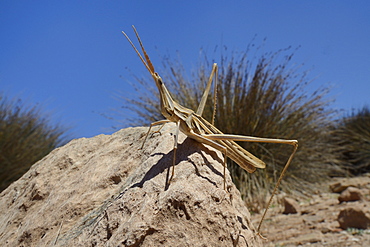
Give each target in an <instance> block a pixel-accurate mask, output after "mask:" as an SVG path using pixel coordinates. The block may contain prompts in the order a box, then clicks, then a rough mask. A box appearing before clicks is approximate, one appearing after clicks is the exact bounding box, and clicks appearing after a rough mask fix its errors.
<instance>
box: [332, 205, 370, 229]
mask: <svg viewBox="0 0 370 247" xmlns="http://www.w3.org/2000/svg"><path fill="white" fill-rule="evenodd" d="M338 222H339V225H340V228H342V229H347V228H357V229H366V228H368V227H370V218H369V217H368V216H367V215H366V214H365V212H364V211H363V210H362V209H360V208H358V207H347V208H345V209H343V210H342V211H340V213H339V215H338Z"/></svg>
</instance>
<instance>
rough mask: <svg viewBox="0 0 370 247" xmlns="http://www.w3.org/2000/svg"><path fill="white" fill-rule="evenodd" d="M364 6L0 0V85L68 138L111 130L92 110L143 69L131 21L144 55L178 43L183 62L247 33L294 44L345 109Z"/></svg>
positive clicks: (300, 59) (361, 93) (351, 100)
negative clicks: (48, 116)
mask: <svg viewBox="0 0 370 247" xmlns="http://www.w3.org/2000/svg"><path fill="white" fill-rule="evenodd" d="M369 13H370V2H369V1H364V0H363V1H340V0H332V1H316V0H310V1H303V0H302V1H297V0H291V1H283V0H282V1H273V0H270V1H263V0H262V1H242V0H238V1H236V0H229V1H50V0H49V1H14V0H11V1H8V0H2V1H0V36H1V38H0V42H1V43H0V91H1V92H4V93H5V95H7V96H8V97H19V98H22V99H24V100H26V102H28V103H31V104H40V105H42V106H43V108H44V110H45V112H52V117H53V121H54V122H59V123H62V124H64V125H69V126H72V129H71V136H72V137H74V138H79V137H92V136H95V135H98V134H101V133H111V130H109V128H110V127H111V126H112V125H116V124H117V123H116V122H113V121H111V120H109V119H107V118H104V117H102V116H101V114H99V113H109V112H110V111H111V109H117V108H119V107H120V104H121V103H120V102H119V101H117V100H115V99H114V97H113V96H114V95H115V94H116V93H117V92H119V91H120V92H124V93H125V94H126V95H128V96H130V95H131V94H132V93H133V89H132V86H131V85H130V84H129V83H128V81H134V79H133V76H132V74H130V72H129V71H128V69H129V70H131V71H132V73H134V74H136V75H139V76H140V75H141V74H143V73H147V72H146V71H145V68H144V67H143V65H142V64H141V62H140V61H139V59H138V58H137V57H136V55H135V53H134V52H133V50H132V48H131V46H130V45H129V44H128V42H127V41H126V39H125V38H124V36H123V35H122V33H121V31H122V30H123V31H126V32H127V33H128V34H129V35H130V36H131V37H132V38H134V35H133V32H132V29H131V25H132V24H134V25H135V26H136V28H137V29H138V31H139V33H140V35H141V37H142V39H143V42H144V44H145V47H146V49H147V50H148V52H149V54H150V55H151V58H152V61H153V63H154V64H158V65H160V56H161V55H168V54H169V55H171V56H173V57H175V56H176V54H177V52H179V54H180V56H181V60H182V62H183V63H184V65H185V66H186V68H187V69H189V71H190V70H191V68H194V66H195V65H196V64H197V62H198V58H199V49H200V48H202V47H203V48H204V49H205V50H208V51H213V49H214V47H216V46H217V45H220V44H222V45H225V46H227V47H228V49H229V50H239V51H241V50H244V49H245V48H246V47H247V45H248V44H249V43H250V42H251V40H252V39H253V37H254V36H256V35H257V38H256V40H255V43H256V44H258V43H259V42H260V43H262V40H263V39H264V38H267V41H266V42H265V45H264V50H266V51H276V50H278V49H281V48H286V47H288V46H292V47H298V46H300V48H299V49H298V51H297V52H296V53H295V57H294V60H293V62H294V63H297V64H301V63H304V69H307V70H311V72H310V74H309V78H316V79H315V80H314V82H313V84H312V88H319V87H320V86H322V85H332V86H333V89H332V90H331V93H330V96H332V97H335V99H336V101H335V103H334V104H333V105H332V106H333V108H335V109H344V110H346V111H350V110H351V109H352V108H355V109H357V108H360V107H362V106H364V105H365V104H369V103H370V102H369V101H370V98H369V96H370V95H369V93H370V15H369ZM127 68H128V69H127ZM144 75H145V76H146V74H144ZM122 78H123V79H122ZM153 83H154V82H153Z"/></svg>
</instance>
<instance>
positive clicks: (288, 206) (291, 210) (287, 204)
mask: <svg viewBox="0 0 370 247" xmlns="http://www.w3.org/2000/svg"><path fill="white" fill-rule="evenodd" d="M298 212H300V208H299V204H298V202H297V201H295V200H294V199H291V198H287V197H285V198H284V211H283V214H296V213H298Z"/></svg>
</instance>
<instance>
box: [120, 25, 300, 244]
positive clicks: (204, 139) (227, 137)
mask: <svg viewBox="0 0 370 247" xmlns="http://www.w3.org/2000/svg"><path fill="white" fill-rule="evenodd" d="M132 28H133V29H134V32H135V35H136V37H137V39H138V42H139V44H140V47H141V50H142V52H143V56H142V55H141V53H140V52H139V51H138V49H137V48H136V47H135V45H134V43H133V42H132V41H131V40H130V38H129V37H128V35H127V34H126V33H125V32H123V31H122V33H123V35H124V36H125V37H126V38H127V40H128V41H129V43H130V44H131V46H132V47H133V48H134V50H135V52H136V53H137V55H138V56H139V58H140V60H141V61H142V63H143V64H144V66H145V67H146V69H147V70H148V71H149V73H150V74H151V76H152V77H153V79H154V81H155V83H156V86H157V88H158V90H159V95H160V103H161V113H162V115H163V116H164V117H165V118H166V119H165V120H161V121H157V122H154V123H152V124H151V125H150V127H149V130H148V132H147V134H146V136H145V139H144V142H143V145H142V147H141V148H143V147H144V144H145V141H146V139H147V137H148V135H149V133H150V130H151V129H152V127H153V126H155V125H161V124H162V125H163V124H165V123H168V122H175V123H176V131H175V143H174V157H173V160H172V174H171V177H170V179H169V181H171V180H172V178H173V176H174V173H175V162H176V150H177V142H178V134H179V131H180V130H181V132H183V133H184V134H185V135H187V136H188V137H190V138H192V139H194V140H196V141H198V142H200V143H204V144H207V145H209V146H211V147H213V148H215V149H217V150H219V151H221V152H222V153H223V154H224V161H223V166H224V171H223V173H224V174H223V178H224V189H225V190H226V179H225V174H226V157H229V158H231V159H232V160H233V161H235V162H236V163H237V164H238V165H239V166H240V167H241V168H243V169H244V170H246V171H247V172H249V173H253V172H254V171H255V170H256V169H257V168H265V167H266V164H265V163H264V162H263V161H262V160H260V159H259V158H257V157H255V156H254V155H253V154H251V153H249V152H248V151H247V150H245V149H243V148H242V147H241V146H240V145H238V144H237V143H236V142H235V141H245V142H263V143H278V144H289V145H292V146H293V151H292V153H291V155H290V157H289V159H288V161H287V162H286V164H285V166H284V168H283V170H282V172H281V175H280V177H279V179H278V181H277V183H276V185H275V188H274V190H273V192H272V194H271V197H270V200H269V202H268V204H267V206H266V209H265V211H264V213H263V215H262V218H261V220H260V223H259V225H258V227H257V233H258V235H260V236H261V234H260V233H259V232H260V229H261V225H262V222H263V220H264V218H265V216H266V212H267V210H268V208H269V206H270V204H271V202H272V199H273V197H274V195H275V193H276V191H277V188H278V187H279V185H280V182H281V180H282V178H283V176H284V173H285V172H286V170H287V168H288V166H289V165H290V163H291V161H292V159H293V157H294V154H295V153H296V151H297V148H298V141H297V140H284V139H273V138H260V137H253V136H242V135H231V134H224V133H222V132H221V131H220V130H218V129H217V128H216V127H215V126H214V124H213V119H214V116H215V111H214V112H213V118H212V123H209V122H208V121H207V120H205V119H204V118H203V117H202V113H203V110H204V107H205V103H206V99H207V97H208V94H209V91H210V88H211V84H212V82H213V80H215V85H217V76H218V74H217V72H218V69H217V68H218V67H217V64H216V63H214V64H213V68H212V72H211V74H210V77H209V80H208V82H207V86H206V89H205V91H204V93H203V96H202V99H201V101H200V104H199V106H198V109H197V111H196V112H194V111H193V110H191V109H188V108H186V107H184V106H182V105H180V104H179V103H177V102H176V101H174V100H173V98H172V96H171V94H170V92H169V91H168V90H167V88H166V86H165V84H164V83H163V80H162V78H161V77H160V76H159V74H158V73H157V72H155V70H154V66H153V64H152V63H151V61H150V58H149V56H148V54H147V53H146V51H145V49H144V46H143V43H142V41H141V39H140V36H139V34H138V32H137V31H136V29H135V27H134V26H132ZM215 89H216V86H215ZM215 91H216V90H215ZM215 96H216V95H215ZM214 109H215V108H214ZM162 127H163V126H162ZM158 131H159V130H158ZM261 237H262V236H261Z"/></svg>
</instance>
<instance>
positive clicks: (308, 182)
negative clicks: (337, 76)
mask: <svg viewBox="0 0 370 247" xmlns="http://www.w3.org/2000/svg"><path fill="white" fill-rule="evenodd" d="M251 47H252V46H251ZM222 53H223V54H225V53H228V52H227V49H226V48H225V50H223V51H222ZM287 53H288V49H286V50H280V51H278V52H275V53H265V54H262V55H261V56H260V57H259V58H258V59H257V58H256V57H253V58H252V59H253V60H255V62H253V61H252V60H251V58H250V57H249V54H251V50H250V49H249V48H248V49H247V51H244V52H240V53H237V52H232V53H231V56H230V58H228V57H227V56H225V55H221V57H220V59H218V60H216V61H215V62H218V65H219V76H218V81H219V85H218V90H217V115H216V121H215V126H216V127H217V128H219V129H220V130H221V131H222V132H224V133H229V134H240V135H248V136H257V137H268V138H280V139H297V140H298V141H299V148H298V152H297V154H296V156H295V158H294V159H293V163H292V164H291V166H290V168H289V169H288V171H287V173H286V176H285V179H284V181H283V182H282V188H283V189H284V190H285V191H287V192H292V191H296V192H301V193H305V191H306V190H312V189H313V188H314V186H313V184H314V183H316V182H319V181H322V180H323V179H327V178H328V177H329V176H330V175H331V174H333V173H342V172H343V171H342V170H341V168H340V167H337V166H336V164H337V162H334V161H335V160H336V158H337V157H336V156H335V152H333V150H335V149H336V148H335V146H334V145H332V144H331V143H330V142H329V141H328V136H329V134H330V127H331V126H332V116H333V113H334V112H333V111H332V110H330V108H329V106H330V101H329V100H327V99H326V95H327V93H328V91H329V89H328V88H326V87H323V88H319V89H317V90H316V91H314V92H310V91H308V90H307V85H309V84H310V81H309V80H308V79H307V72H300V71H302V69H301V68H300V66H295V65H292V64H291V63H292V62H291V60H292V57H293V54H287ZM212 63H213V61H212V62H210V61H209V60H208V58H207V56H204V57H203V59H202V60H201V62H200V63H199V65H198V68H199V69H198V70H197V71H195V73H192V76H191V78H190V79H188V78H187V77H186V76H185V75H186V72H185V69H184V67H183V66H182V64H181V62H179V61H178V60H172V59H170V58H168V57H165V58H164V59H163V64H162V67H163V68H162V69H161V70H160V71H159V74H160V75H161V77H162V78H163V80H164V82H165V84H166V86H167V88H168V89H169V91H170V92H171V93H172V94H173V98H174V99H175V100H177V101H178V102H179V103H180V104H182V105H184V106H186V107H188V108H190V109H193V110H195V109H197V107H198V104H199V102H200V99H201V97H202V94H203V91H204V88H205V85H206V82H207V80H208V77H209V73H210V71H211V68H212ZM136 80H137V81H138V84H137V85H136V86H135V89H136V91H137V92H138V97H136V99H132V98H127V97H122V99H123V100H124V102H125V107H126V108H128V109H130V110H132V111H133V112H135V113H136V114H137V117H136V118H133V119H130V120H129V121H130V122H131V124H133V125H149V124H150V123H151V122H153V121H157V120H160V119H163V116H161V113H160V102H159V95H158V92H157V89H156V88H154V87H153V85H155V84H154V82H153V81H152V78H151V77H149V76H148V77H144V78H138V77H136ZM143 88H144V89H143ZM212 106H213V97H209V99H208V103H207V107H206V109H205V111H204V114H203V117H205V118H206V119H208V120H211V118H212V110H213V109H212ZM240 144H241V145H242V146H243V147H244V148H246V149H247V150H249V151H250V152H251V153H253V154H254V155H256V156H257V157H259V158H261V159H262V160H263V161H265V162H266V164H267V167H266V169H264V170H258V171H257V172H255V173H254V174H248V173H247V172H245V171H244V170H242V169H241V168H240V167H239V166H238V165H236V164H234V163H233V162H232V161H230V160H229V164H228V167H229V170H230V172H231V175H232V178H233V181H234V183H235V184H236V185H237V187H238V188H239V190H240V191H241V194H242V196H243V197H244V199H245V200H246V202H247V203H248V204H249V206H250V207H251V208H252V209H253V210H256V211H258V210H259V208H260V207H261V206H262V207H264V203H265V201H266V198H267V197H268V194H269V191H271V188H272V187H273V186H274V185H275V183H276V181H277V178H278V177H279V175H280V171H281V170H282V168H283V166H284V165H285V163H286V161H287V159H288V157H289V155H290V153H291V151H292V147H291V146H287V145H282V144H252V143H245V142H244V143H240Z"/></svg>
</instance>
